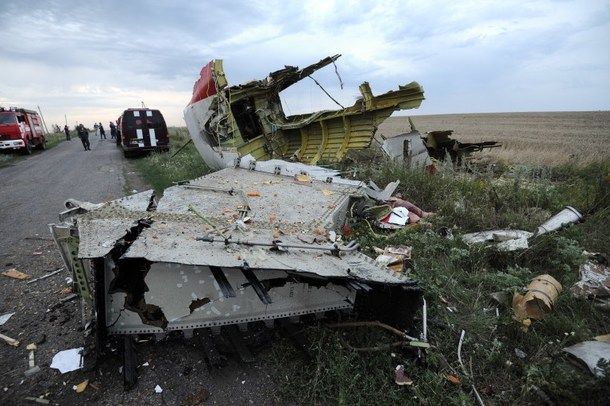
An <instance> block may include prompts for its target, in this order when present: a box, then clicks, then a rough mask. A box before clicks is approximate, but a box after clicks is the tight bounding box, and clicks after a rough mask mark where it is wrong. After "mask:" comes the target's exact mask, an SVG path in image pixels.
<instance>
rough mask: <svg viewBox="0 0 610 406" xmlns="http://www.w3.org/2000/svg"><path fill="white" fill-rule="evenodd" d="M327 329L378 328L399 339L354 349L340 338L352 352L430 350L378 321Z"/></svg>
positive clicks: (353, 323) (354, 323)
mask: <svg viewBox="0 0 610 406" xmlns="http://www.w3.org/2000/svg"><path fill="white" fill-rule="evenodd" d="M327 326H328V327H332V328H339V327H379V328H382V329H385V330H387V331H389V332H391V333H393V334H396V335H397V336H399V337H401V340H400V341H395V342H393V343H390V344H380V345H376V346H373V347H354V346H352V345H351V344H349V343H348V342H347V341H345V340H344V339H343V338H341V341H342V342H343V344H344V345H345V346H346V347H347V348H349V349H350V350H353V351H358V352H375V351H387V350H392V349H394V348H399V347H414V348H424V349H425V348H430V344H428V343H427V342H424V341H420V340H418V339H417V338H414V337H411V336H410V335H407V334H405V333H404V332H402V331H400V330H398V329H396V328H394V327H392V326H388V325H387V324H384V323H381V322H379V321H350V322H342V323H334V324H327Z"/></svg>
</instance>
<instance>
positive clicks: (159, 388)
mask: <svg viewBox="0 0 610 406" xmlns="http://www.w3.org/2000/svg"><path fill="white" fill-rule="evenodd" d="M161 392H163V388H162V387H160V386H159V385H157V386H155V393H161Z"/></svg>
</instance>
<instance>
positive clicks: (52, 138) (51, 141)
mask: <svg viewBox="0 0 610 406" xmlns="http://www.w3.org/2000/svg"><path fill="white" fill-rule="evenodd" d="M74 133H75V134H76V131H74ZM65 140H66V134H65V133H63V132H61V133H53V134H49V135H47V149H51V148H53V147H56V146H57V145H59V143H61V142H63V141H65Z"/></svg>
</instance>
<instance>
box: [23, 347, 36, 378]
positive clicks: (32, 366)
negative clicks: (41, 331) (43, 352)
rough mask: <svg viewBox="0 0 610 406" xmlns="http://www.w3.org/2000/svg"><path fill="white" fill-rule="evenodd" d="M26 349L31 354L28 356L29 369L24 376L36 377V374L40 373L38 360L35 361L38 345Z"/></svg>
mask: <svg viewBox="0 0 610 406" xmlns="http://www.w3.org/2000/svg"><path fill="white" fill-rule="evenodd" d="M26 349H27V350H28V351H29V352H30V353H29V355H28V366H29V368H28V369H27V370H26V371H25V372H24V374H25V376H31V375H34V374H35V373H38V372H40V367H39V366H38V365H36V360H35V352H36V349H37V347H36V344H34V343H32V344H28V346H27V347H26Z"/></svg>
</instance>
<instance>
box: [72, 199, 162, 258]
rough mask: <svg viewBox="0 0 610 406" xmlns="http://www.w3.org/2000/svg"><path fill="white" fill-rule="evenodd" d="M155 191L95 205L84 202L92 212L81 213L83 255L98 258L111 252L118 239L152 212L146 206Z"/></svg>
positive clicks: (80, 255) (85, 206)
mask: <svg viewBox="0 0 610 406" xmlns="http://www.w3.org/2000/svg"><path fill="white" fill-rule="evenodd" d="M153 194H154V191H153V190H147V191H144V192H140V193H136V194H133V195H130V196H126V197H123V198H121V199H117V200H113V201H111V202H107V203H104V204H102V205H101V207H99V208H93V207H94V206H93V205H91V204H90V203H86V202H85V203H84V204H83V205H82V206H80V207H82V208H88V209H89V210H90V211H89V212H88V213H85V214H82V215H79V216H77V219H76V221H77V225H78V232H79V246H78V255H79V258H98V257H103V256H105V255H107V254H108V253H109V252H110V250H112V248H113V247H114V243H115V242H116V241H117V240H119V239H120V238H122V237H123V236H124V235H125V234H126V233H127V231H128V230H129V228H131V227H133V226H134V225H136V223H137V221H138V220H140V219H143V218H146V217H147V216H148V213H147V212H146V209H147V208H148V206H149V204H150V201H151V199H152V197H153Z"/></svg>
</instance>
